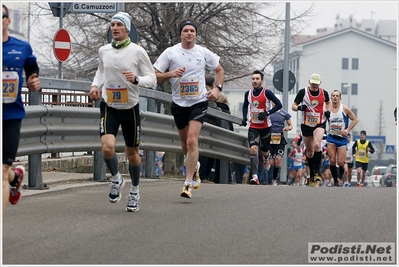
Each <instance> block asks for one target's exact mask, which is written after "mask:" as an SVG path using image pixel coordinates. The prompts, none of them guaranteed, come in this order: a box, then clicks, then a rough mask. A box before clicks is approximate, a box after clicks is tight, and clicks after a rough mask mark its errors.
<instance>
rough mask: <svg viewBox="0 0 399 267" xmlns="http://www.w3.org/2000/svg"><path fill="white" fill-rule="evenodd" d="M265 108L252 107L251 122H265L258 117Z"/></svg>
mask: <svg viewBox="0 0 399 267" xmlns="http://www.w3.org/2000/svg"><path fill="white" fill-rule="evenodd" d="M262 112H263V109H257V108H251V114H250V116H251V123H255V124H261V123H263V120H262V121H261V120H259V119H258V114H259V113H262Z"/></svg>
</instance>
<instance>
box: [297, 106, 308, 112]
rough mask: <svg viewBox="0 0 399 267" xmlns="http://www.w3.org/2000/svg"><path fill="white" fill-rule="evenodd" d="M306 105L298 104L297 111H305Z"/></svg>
mask: <svg viewBox="0 0 399 267" xmlns="http://www.w3.org/2000/svg"><path fill="white" fill-rule="evenodd" d="M307 108H308V107H307V106H306V105H300V106H298V111H305V110H306V109H307Z"/></svg>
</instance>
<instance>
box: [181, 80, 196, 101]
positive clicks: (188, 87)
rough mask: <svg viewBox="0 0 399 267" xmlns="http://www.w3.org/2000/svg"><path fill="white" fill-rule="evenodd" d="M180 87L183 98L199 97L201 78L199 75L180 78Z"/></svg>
mask: <svg viewBox="0 0 399 267" xmlns="http://www.w3.org/2000/svg"><path fill="white" fill-rule="evenodd" d="M179 88H180V98H181V99H185V100H190V99H198V98H199V96H200V78H199V77H198V76H196V77H188V78H180V79H179Z"/></svg>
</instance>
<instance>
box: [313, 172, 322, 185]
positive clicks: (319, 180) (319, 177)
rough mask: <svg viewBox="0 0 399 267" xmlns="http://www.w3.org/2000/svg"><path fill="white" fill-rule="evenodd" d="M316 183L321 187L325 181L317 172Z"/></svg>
mask: <svg viewBox="0 0 399 267" xmlns="http://www.w3.org/2000/svg"><path fill="white" fill-rule="evenodd" d="M314 181H315V182H316V184H317V185H318V186H320V184H321V182H322V181H323V179H322V178H321V175H320V173H318V172H316V173H315V175H314Z"/></svg>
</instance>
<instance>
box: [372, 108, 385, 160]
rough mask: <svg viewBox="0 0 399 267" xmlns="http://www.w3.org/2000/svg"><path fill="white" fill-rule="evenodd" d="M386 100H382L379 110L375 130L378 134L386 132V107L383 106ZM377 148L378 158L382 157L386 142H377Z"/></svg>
mask: <svg viewBox="0 0 399 267" xmlns="http://www.w3.org/2000/svg"><path fill="white" fill-rule="evenodd" d="M383 104H384V101H380V105H379V107H378V110H377V120H376V121H375V124H374V125H375V132H376V133H377V135H378V136H383V135H384V133H385V131H384V130H385V118H384V107H383ZM375 148H376V155H377V159H382V155H383V154H384V148H385V144H384V143H382V142H381V143H377V144H375Z"/></svg>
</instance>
